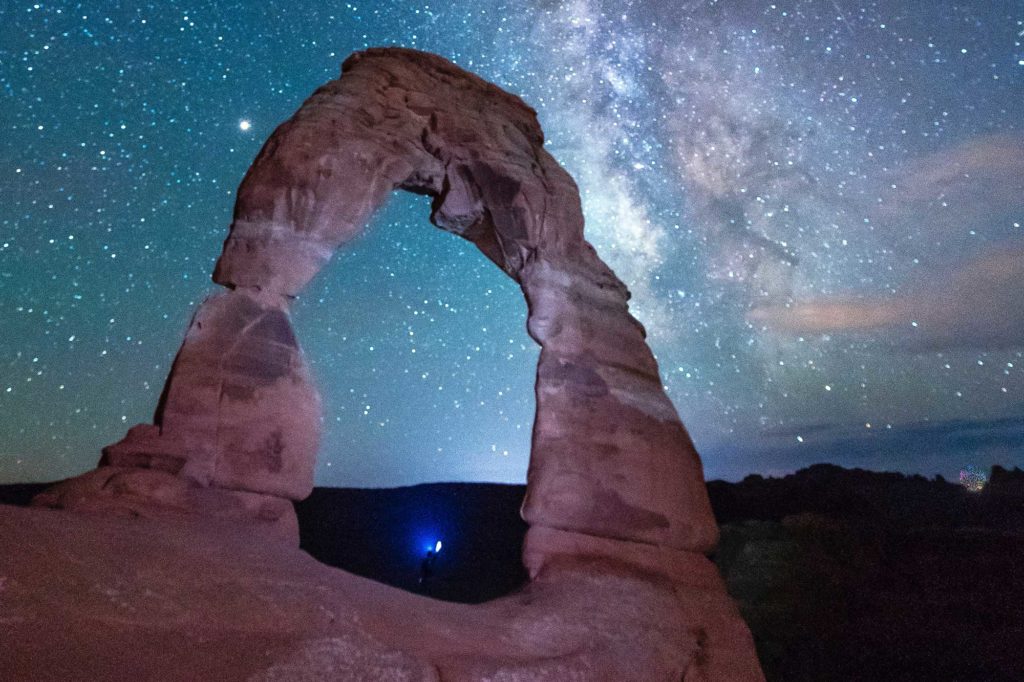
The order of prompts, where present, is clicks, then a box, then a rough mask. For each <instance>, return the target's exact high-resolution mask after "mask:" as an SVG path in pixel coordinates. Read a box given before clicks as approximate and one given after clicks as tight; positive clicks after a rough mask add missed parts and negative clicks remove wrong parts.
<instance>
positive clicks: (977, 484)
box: [960, 465, 988, 493]
mask: <svg viewBox="0 0 1024 682" xmlns="http://www.w3.org/2000/svg"><path fill="white" fill-rule="evenodd" d="M986 483H988V476H986V475H985V472H984V471H982V470H981V469H978V468H976V467H973V466H970V465H968V466H966V467H964V468H963V469H961V470H960V485H962V486H963V487H964V488H966V489H967V490H968V491H969V492H972V493H980V492H981V491H982V490H984V489H985V484H986Z"/></svg>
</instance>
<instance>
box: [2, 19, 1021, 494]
mask: <svg viewBox="0 0 1024 682" xmlns="http://www.w3.org/2000/svg"><path fill="white" fill-rule="evenodd" d="M1022 41H1024V3H1021V2H975V3H956V4H954V3H946V2H936V3H893V2H877V3H862V2H850V1H847V0H838V1H836V2H825V1H815V2H808V1H804V2H790V3H785V2H777V3H770V2H752V1H747V0H742V1H740V0H737V1H734V2H711V1H707V2H698V1H691V2H598V1H597V0H578V1H576V2H568V3H556V2H537V3H514V4H513V3H508V4H502V3H495V2H491V1H489V0H479V1H477V2H473V3H461V2H453V3H444V4H438V5H437V6H436V7H435V6H433V5H419V4H414V3H405V2H396V3H368V4H367V5H365V6H364V5H362V4H359V3H354V4H347V3H332V2H307V1H305V0H296V1H295V2H291V3H289V4H288V9H287V10H283V9H276V10H275V9H270V8H268V7H264V6H263V4H262V3H227V2H205V3H181V2H160V3H153V4H152V5H147V4H142V3H123V4H121V3H115V2H96V3H81V4H70V3H54V4H50V3H39V4H34V3H13V2H10V3H4V5H3V7H2V8H0V87H2V96H3V106H2V108H0V130H2V131H3V134H2V137H0V155H2V163H0V191H2V195H3V197H4V200H3V201H2V202H0V309H2V311H3V321H4V330H3V333H2V334H0V480H47V479H53V478H57V477H63V476H68V475H72V474H76V473H79V472H81V471H83V470H86V469H88V468H91V467H92V466H93V465H94V463H95V460H96V459H97V454H98V451H99V449H100V447H102V446H103V445H105V444H107V443H111V442H113V441H116V440H118V439H119V438H120V437H121V435H123V432H124V431H125V430H126V428H127V427H129V426H131V425H132V424H134V423H137V422H144V421H149V419H150V417H151V413H152V410H153V409H154V407H155V405H156V401H157V398H158V396H159V392H160V389H161V386H162V382H163V379H164V377H165V376H166V373H167V371H168V368H169V364H170V361H171V359H172V357H173V354H174V352H175V351H176V349H177V347H178V344H179V342H180V340H181V336H182V334H183V332H184V329H185V326H186V325H187V322H188V319H189V316H190V314H191V312H192V311H193V310H194V308H195V305H196V304H197V302H198V301H200V300H201V299H202V298H203V296H205V295H206V294H207V293H209V292H211V291H212V290H213V289H214V286H213V285H212V284H211V283H210V280H209V273H210V271H211V269H212V265H213V262H214V260H215V258H216V256H217V254H218V253H219V249H220V244H221V242H222V241H223V239H224V237H225V235H226V229H227V225H228V224H229V222H230V215H231V209H232V204H233V196H234V190H235V188H236V187H237V184H238V182H239V181H240V180H241V178H242V175H243V174H244V172H245V170H246V168H247V167H248V165H249V163H250V162H251V161H252V159H253V157H254V156H255V154H256V152H257V151H258V150H259V147H260V145H261V144H262V142H263V141H264V140H265V139H266V137H267V136H268V135H269V134H270V133H271V131H272V130H273V128H274V127H275V126H276V125H277V124H278V123H280V122H281V121H283V120H284V119H286V118H287V117H288V116H289V115H291V113H292V112H293V111H294V110H295V109H296V108H297V107H298V105H299V104H300V103H301V102H302V100H303V99H304V98H305V97H306V96H307V95H308V94H309V93H311V92H312V91H313V89H315V88H316V87H317V86H318V85H320V84H321V83H322V82H324V81H326V80H328V79H330V78H334V77H336V76H337V75H338V72H339V64H340V62H341V61H342V60H343V59H344V57H345V56H347V55H348V54H349V53H351V52H353V51H355V50H359V49H362V48H364V47H368V46H372V45H404V46H408V47H415V48H418V49H425V50H429V51H432V52H437V53H438V54H441V55H443V56H445V57H447V58H449V59H451V60H453V61H455V62H456V63H457V64H459V65H460V66H462V67H464V68H466V69H469V70H471V71H474V72H477V73H479V74H480V75H481V76H483V77H484V78H487V79H488V80H491V81H494V82H495V83H497V84H499V85H501V86H502V87H504V88H506V89H508V90H510V91H512V92H515V93H517V94H519V95H521V96H522V97H523V98H524V99H525V100H526V101H527V102H529V103H531V104H532V105H533V106H534V107H536V108H537V110H538V114H539V117H540V120H541V124H542V125H543V127H544V129H545V131H546V133H547V136H548V147H549V150H550V151H551V153H552V154H553V155H554V156H555V157H556V158H558V159H559V160H560V161H561V162H562V163H563V164H564V165H565V167H566V168H567V169H568V170H569V171H570V172H571V173H572V174H573V176H574V177H575V178H576V180H577V182H578V183H579V185H580V190H581V195H582V197H583V203H584V210H585V214H586V219H587V231H588V236H589V239H590V240H591V241H592V242H593V243H594V244H595V246H596V247H597V249H598V251H599V252H600V253H601V254H602V256H603V257H604V258H605V259H606V260H607V261H608V262H609V264H610V265H612V267H613V268H614V269H615V270H616V272H617V273H618V274H619V275H620V276H621V277H622V278H623V279H624V280H625V281H626V282H627V284H628V285H629V287H630V289H631V291H632V292H633V295H634V298H633V301H632V308H633V311H634V314H636V315H637V316H638V317H639V318H640V319H641V321H642V322H643V323H644V324H645V326H646V327H647V329H648V333H649V340H650V343H651V345H652V347H653V349H654V351H655V353H656V355H657V356H658V359H659V362H660V364H661V369H662V375H663V377H664V380H665V383H666V386H667V387H668V390H669V394H670V396H671V397H672V399H673V400H674V401H675V403H676V405H677V407H678V408H679V410H680V413H681V414H682V416H683V419H684V421H685V422H686V424H687V426H688V427H689V429H690V430H691V432H692V434H693V436H694V440H695V441H696V443H697V446H698V449H699V450H701V452H702V453H703V455H704V459H705V467H706V470H707V474H708V475H709V476H710V477H714V476H724V477H736V476H742V475H743V474H744V473H746V472H752V471H756V472H762V473H777V472H782V471H787V470H791V469H793V468H794V467H797V466H801V465H804V464H808V463H811V462H815V461H833V462H836V463H839V464H843V465H847V466H867V467H872V468H885V469H897V470H903V471H919V472H923V473H936V472H941V473H943V474H945V475H947V476H949V475H955V472H956V471H957V470H958V469H960V468H961V467H963V466H965V465H967V464H973V465H978V466H988V465H989V464H991V463H993V462H999V463H1002V464H1008V465H1020V464H1024V357H1022V356H1024V314H1022V312H1021V310H1022V308H1021V306H1020V304H1019V298H1020V296H1019V292H1020V291H1021V290H1022V285H1024V228H1022V227H1021V226H1022V224H1024V179H1022V178H1024V130H1022V128H1024V114H1022V105H1021V102H1024V47H1022ZM428 212H429V211H428V205H427V204H426V203H425V200H424V198H422V197H415V196H411V195H396V196H395V197H394V199H393V201H392V202H391V203H390V204H389V206H388V207H386V209H385V210H384V211H383V212H382V214H381V215H379V216H378V217H377V218H376V219H375V220H374V221H373V224H372V225H370V226H369V229H368V230H367V233H366V234H365V235H364V236H363V237H361V238H360V239H359V240H357V241H356V242H355V243H354V244H353V245H352V246H351V247H350V248H349V249H347V250H346V251H344V252H342V253H340V254H338V255H337V257H336V258H335V260H334V262H333V263H332V264H331V266H330V267H329V268H328V269H327V271H326V272H324V273H323V274H322V275H321V276H320V277H319V278H318V279H317V280H315V281H314V283H313V284H312V285H311V287H310V289H309V290H308V291H306V292H304V294H303V296H302V297H301V298H300V299H299V301H298V302H297V304H296V309H295V324H296V328H297V331H298V334H299V338H300V339H301V340H302V342H303V345H304V347H305V350H306V352H307V354H308V355H309V357H310V361H311V363H312V366H313V369H314V372H315V374H316V376H317V380H318V383H319V385H320V387H321V389H322V392H323V394H324V402H325V431H326V434H325V438H324V443H323V447H322V452H321V457H320V461H319V465H318V472H317V473H318V478H317V480H318V483H320V484H322V485H371V486H376V485H394V484H405V483H413V482H419V481H428V480H496V481H522V480H523V479H524V477H525V471H526V464H527V459H528V454H529V436H530V428H531V423H532V417H533V395H532V382H533V371H534V365H535V362H536V355H537V350H536V348H535V346H534V344H533V342H532V341H531V340H530V339H529V337H528V336H527V335H526V332H525V304H524V303H523V300H522V296H521V294H520V293H519V291H518V289H517V287H516V286H515V284H514V283H513V282H512V281H511V280H509V279H508V278H507V277H505V276H504V275H503V274H502V273H501V272H500V271H499V270H498V269H497V268H495V267H494V266H493V265H492V264H491V263H489V262H488V261H486V259H485V258H484V257H483V256H482V255H480V254H479V253H478V252H477V251H476V250H475V249H474V248H473V247H472V245H471V244H469V243H468V242H463V241H460V240H459V239H458V238H456V237H454V236H452V235H448V234H445V233H442V232H441V231H439V230H436V229H435V228H433V227H432V226H430V225H429V223H428V222H427V215H428Z"/></svg>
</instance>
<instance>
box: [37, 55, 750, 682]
mask: <svg viewBox="0 0 1024 682" xmlns="http://www.w3.org/2000/svg"><path fill="white" fill-rule="evenodd" d="M543 142H544V140H543V134H542V132H541V129H540V126H539V125H538V123H537V119H536V114H535V112H534V111H533V110H532V109H531V108H530V107H529V106H527V105H526V104H525V103H523V102H522V101H521V100H520V99H518V98H517V97H515V96H513V95H510V94H508V93H506V92H504V91H502V90H500V89H499V88H497V87H496V86H494V85H491V84H489V83H487V82H485V81H483V80H481V79H479V78H478V77H476V76H474V75H472V74H470V73H467V72H465V71H463V70H461V69H459V68H458V67H456V66H454V65H452V64H451V63H449V62H447V61H445V60H443V59H441V58H439V57H436V56H433V55H429V54H425V53H421V52H415V51H411V50H404V49H397V48H391V49H371V50H368V51H365V52H361V53H357V54H355V55H353V56H352V57H350V58H349V59H348V60H347V61H346V62H345V64H344V65H343V67H342V75H341V77H340V78H339V79H337V80H334V81H331V82H329V83H327V84H326V85H324V86H323V87H321V88H320V89H318V90H317V91H316V92H315V93H314V94H313V95H312V97H310V98H309V99H308V100H307V101H306V102H305V103H304V104H303V105H302V107H301V108H300V109H299V110H298V111H297V112H296V114H295V115H294V116H293V117H292V118H291V119H290V120H289V121H287V122H285V123H284V124H282V125H281V126H280V127H279V128H278V129H277V130H276V131H275V132H274V134H273V135H272V136H271V138H270V139H269V140H268V141H267V143H266V145H265V146H264V147H263V149H262V151H261V152H260V154H259V156H258V157H257V159H256V160H255V162H254V163H253V165H252V167H251V168H250V170H249V172H248V173H247V175H246V177H245V179H244V181H243V182H242V185H241V187H240V188H239V190H238V199H237V203H236V206H235V212H234V219H233V222H232V225H231V231H230V234H229V236H228V238H227V241H226V242H225V244H224V249H223V253H222V254H221V256H220V259H219V261H218V262H217V267H216V270H215V272H214V276H213V278H214V281H216V282H217V283H219V284H221V285H223V286H224V287H225V288H226V291H224V292H221V293H219V294H216V295H214V296H212V297H211V298H209V299H207V300H206V301H205V302H203V304H202V305H201V307H200V309H199V311H198V312H197V313H196V315H195V317H194V319H193V320H192V323H191V326H190V327H189V330H188V333H187V334H186V337H185V341H184V344H183V345H182V348H181V350H180V351H179V353H178V356H177V358H176V359H175V362H174V365H173V367H172V370H171V373H170V376H169V378H168V380H167V384H166V387H165V389H164V393H163V396H162V397H161V400H160V404H159V406H158V408H157V412H156V415H155V419H154V424H152V425H140V426H136V427H134V428H132V429H131V430H130V431H129V433H128V435H127V436H126V437H125V438H124V439H123V440H122V441H121V442H119V443H117V444H115V445H112V446H109V447H108V448H106V449H105V450H104V456H103V459H102V461H101V466H100V468H99V469H98V470H97V471H96V472H92V473H91V474H87V475H86V476H85V477H82V478H80V479H73V480H72V481H69V482H65V483H63V484H61V485H60V486H58V487H57V488H56V489H54V490H51V491H49V492H48V493H45V494H44V495H43V496H41V497H40V498H39V500H38V502H39V503H40V504H42V505H44V506H51V507H65V508H79V509H97V510H117V509H120V510H125V511H129V512H131V513H133V514H136V515H141V516H162V515H165V514H173V513H177V512H179V511H185V512H189V513H203V514H209V515H213V516H219V517H225V518H227V519H250V520H252V519H256V520H261V521H272V522H273V524H274V525H275V526H276V527H277V528H278V529H279V530H280V531H281V532H283V533H285V534H287V533H289V532H291V531H290V530H289V529H290V528H291V527H292V523H293V521H292V518H291V517H290V516H289V513H288V509H286V508H285V507H287V506H288V505H287V500H288V499H301V498H303V497H304V496H306V495H307V494H308V493H309V492H310V490H311V487H312V472H313V467H314V462H315V457H316V450H317V442H318V437H317V436H318V429H319V413H320V405H319V399H318V396H317V393H316V390H315V388H314V387H313V386H312V383H311V381H310V378H309V374H308V371H307V369H306V365H305V363H304V361H303V357H302V353H301V351H300V350H299V346H298V343H297V341H296V339H295V337H294V334H293V333H292V329H291V325H290V322H289V317H288V307H289V302H290V301H291V299H292V298H293V297H295V296H296V295H298V294H299V293H300V292H301V291H302V289H303V287H304V286H305V285H306V284H307V283H308V282H309V280H310V279H311V278H312V277H313V276H314V275H315V274H316V273H317V272H318V271H319V270H320V269H321V268H323V267H324V266H325V265H326V263H327V262H328V261H329V259H330V258H331V255H332V254H333V253H334V252H335V250H336V249H338V248H339V247H340V246H342V245H343V244H345V243H346V242H347V241H349V240H351V239H352V238H354V237H355V236H356V235H357V234H358V233H359V232H360V231H361V230H362V229H363V228H364V226H365V224H366V222H367V220H368V218H369V216H370V215H371V214H372V213H373V212H374V211H375V210H376V209H377V208H378V207H379V206H380V205H381V204H382V203H383V202H384V201H385V200H386V198H387V196H388V194H389V193H390V192H391V191H393V190H395V189H405V190H409V191H412V192H417V193H423V194H427V195H429V196H431V197H433V206H432V211H431V215H430V220H431V221H432V222H433V223H434V224H435V225H437V226H438V227H440V228H442V229H445V230H448V231H451V232H454V233H456V234H458V235H460V236H462V237H464V238H465V239H468V240H470V241H472V242H473V243H474V244H475V245H476V246H477V247H478V248H479V249H480V250H481V251H482V252H483V253H484V255H486V256H487V257H488V258H489V259H491V260H492V261H493V262H494V263H496V264H497V265H498V267H500V268H501V269H502V270H504V271H505V272H506V273H507V274H508V275H509V276H510V277H512V278H513V279H515V280H516V281H517V282H518V283H519V284H520V286H521V287H522V290H523V293H524V295H525V297H526V300H527V303H528V307H529V317H528V320H527V328H528V331H529V333H530V336H531V337H532V338H533V339H534V340H536V341H537V343H539V344H540V346H541V354H540V361H539V364H538V367H537V380H536V381H537V383H536V399H537V413H536V419H535V423H534V431H533V443H532V452H531V459H530V468H529V472H528V485H527V494H526V499H525V500H524V503H523V508H522V513H523V517H524V518H525V519H526V521H527V522H528V523H529V524H530V526H531V528H530V531H529V533H528V535H527V540H526V545H525V547H524V552H523V557H524V562H525V564H526V566H527V568H528V569H529V571H530V574H531V577H532V578H533V583H532V584H531V585H530V587H529V588H527V590H526V592H524V593H523V594H522V595H520V596H518V597H516V598H515V599H514V600H513V601H512V602H509V603H507V604H505V603H504V602H502V601H500V600H499V602H495V603H494V604H493V605H487V608H486V609H484V610H482V611H481V612H480V613H481V614H492V615H495V614H502V615H501V618H498V619H497V620H496V621H493V622H494V623H497V622H500V621H501V619H502V618H505V619H507V618H511V619H513V621H515V622H516V623H518V625H516V626H515V627H513V628H512V629H511V630H508V629H507V628H506V630H504V631H503V632H504V633H505V634H503V635H502V636H503V637H506V638H507V639H506V640H504V641H505V644H504V646H506V647H507V648H508V649H509V651H508V653H509V656H510V660H512V659H517V658H519V657H520V656H521V655H520V654H514V655H513V650H514V649H516V648H517V647H520V648H522V651H523V652H525V654H523V655H526V656H527V657H530V656H534V657H536V660H519V662H518V663H517V664H516V665H515V666H513V667H512V668H508V671H512V672H515V671H518V672H515V674H514V675H513V676H501V675H500V674H499V673H500V671H501V670H504V669H503V668H501V669H499V668H495V667H493V665H492V664H491V663H485V662H482V661H477V662H474V663H471V662H468V660H469V659H465V660H463V659H460V660H461V662H459V663H457V664H456V663H454V662H453V661H454V660H456V659H458V658H459V656H460V655H462V654H460V651H459V650H457V648H456V649H452V650H448V651H442V652H437V651H430V652H424V651H420V650H417V651H416V652H414V653H415V655H416V656H418V657H419V660H428V661H431V665H434V666H437V670H439V671H440V672H441V674H442V676H443V677H444V678H445V679H449V678H450V679H485V678H486V679H515V680H518V679H531V680H533V679H645V680H646V679H661V678H664V679H674V680H678V679H680V678H683V677H684V676H685V679H686V680H697V679H758V677H759V675H760V672H759V669H758V666H757V663H756V659H755V658H754V654H753V646H752V643H751V641H750V637H749V633H748V632H747V631H746V628H745V626H744V625H743V623H742V621H740V620H739V617H738V615H737V614H736V612H735V609H734V608H733V607H732V605H731V603H730V602H729V600H728V598H727V596H726V595H725V592H724V588H723V586H722V583H721V581H720V580H719V579H718V577H717V574H716V573H715V570H714V567H713V566H712V565H711V564H710V562H708V560H707V559H706V557H704V553H705V552H707V551H709V550H710V549H711V548H713V547H714V545H715V542H716V540H717V528H716V526H715V522H714V519H713V516H712V514H711V510H710V506H709V503H708V498H707V492H706V489H705V486H704V481H703V475H702V471H701V465H700V460H699V458H698V456H697V454H696V452H695V450H694V448H693V445H692V444H691V442H690V439H689V437H688V436H687V433H686V430H685V429H684V428H683V425H682V423H681V422H680V420H679V417H678V415H677V413H676V411H675V409H674V408H673V406H672V403H671V402H670V401H669V400H668V398H667V396H666V395H665V393H664V391H663V389H662V384H661V380H660V378H659V375H658V367H657V363H656V362H655V360H654V357H653V355H652V354H651V351H650V350H649V348H648V347H647V345H646V343H645V340H644V337H645V334H644V330H643V327H642V326H641V325H640V323H639V322H637V321H636V320H635V319H634V318H633V317H632V316H631V315H630V314H629V310H628V306H627V300H628V298H629V292H628V291H627V290H626V287H625V286H624V285H623V284H622V282H621V281H619V280H618V278H616V276H615V275H614V273H613V272H612V271H611V270H610V269H609V268H608V267H607V266H606V265H605V264H604V263H603V262H602V261H601V259H600V258H599V257H598V256H597V254H596V253H595V251H594V249H593V248H592V247H591V245H590V244H589V243H587V241H586V240H585V239H584V237H583V214H582V211H581V206H580V199H579V193H578V190H577V188H576V185H575V183H574V182H573V180H572V178H571V177H570V176H569V175H568V174H567V173H566V172H565V170H563V169H562V168H561V166H559V165H558V163H557V162H556V161H555V160H554V159H553V158H552V157H551V155H550V154H548V153H547V152H546V151H545V149H544V146H543ZM282 504H284V506H282ZM574 583H579V584H580V585H583V586H584V587H582V588H577V587H573V588H570V587H569V585H571V584H574ZM602 590H607V592H606V593H605V592H602ZM395 599H396V600H397V601H396V604H397V603H398V602H402V603H405V601H407V599H406V598H405V597H403V598H401V599H399V598H397V597H395ZM510 599H512V598H510ZM403 600H405V601H403ZM563 602H564V604H565V605H566V609H567V610H566V611H565V612H564V613H563V614H562V620H565V616H566V614H575V615H576V616H578V617H579V620H578V621H574V624H573V625H572V626H571V628H570V629H573V628H574V630H573V633H569V632H568V631H559V632H558V636H555V637H554V639H552V640H551V644H552V647H553V648H552V649H551V650H550V651H547V652H546V653H541V650H540V649H538V646H537V643H536V642H534V643H533V644H530V645H527V644H524V643H523V642H520V641H519V639H521V638H522V637H526V638H527V639H530V638H536V637H541V638H542V639H543V638H546V637H548V636H554V635H553V633H546V632H545V629H544V627H543V625H542V621H543V620H544V618H545V617H548V616H550V613H551V611H552V609H554V610H555V611H557V604H559V603H563ZM602 602H603V603H602ZM586 604H592V605H593V604H597V605H596V606H593V611H592V612H591V613H590V615H589V616H588V615H586V614H585V612H586V609H587V608H588V607H587V606H586ZM616 604H619V606H621V607H623V608H632V609H634V610H633V612H632V613H631V615H628V616H627V615H625V614H622V622H621V627H620V626H619V625H617V624H616V622H615V621H616V617H615V615H614V614H615V613H616V611H617V608H618V607H616ZM415 608H419V607H415ZM424 608H425V607H424ZM431 608H434V607H431ZM480 608H483V607H480ZM637 609H639V611H638V610H637ZM642 613H647V615H649V616H651V617H654V616H657V618H658V621H657V622H654V621H651V620H648V619H646V618H645V617H644V616H642V615H641V614H642ZM450 617H454V616H446V618H450ZM460 617H461V616H460ZM480 618H483V620H484V621H487V618H486V617H485V616H483V615H481V616H480ZM570 620H571V619H570ZM588 620H592V621H593V622H590V623H588V622H587V621H588ZM487 622H492V621H487ZM531 624H532V625H531ZM495 627H497V626H495ZM371 629H372V628H371ZM517 642H518V643H517ZM555 642H559V643H558V644H555ZM611 642H615V643H617V644H616V645H617V646H618V647H619V649H618V650H621V651H623V652H625V651H627V650H634V656H635V657H636V659H637V660H643V661H644V664H643V665H641V666H640V667H639V668H633V667H631V666H625V667H623V666H622V664H621V662H620V663H618V664H614V665H613V661H612V660H611V657H610V655H609V653H608V652H609V651H611V650H606V651H604V653H602V654H600V655H598V652H599V651H600V650H601V648H602V647H605V646H607V645H609V644H610V643H611ZM626 642H629V643H630V644H628V645H626V644H624V643H626ZM391 645H392V646H395V647H398V648H401V647H402V643H401V642H395V641H392V642H391ZM637 647H638V648H639V649H637ZM470 648H472V647H470ZM541 649H543V647H541ZM588 652H589V653H588ZM492 653H493V652H492ZM579 656H582V657H583V659H580V660H576V659H575V658H574V657H579ZM588 657H589V658H588ZM584 659H585V660H584ZM581 661H582V662H581ZM446 666H447V667H446ZM474 666H476V667H474ZM595 666H596V667H595ZM609 666H610V667H609ZM446 671H447V672H446ZM474 671H475V672H474ZM559 671H561V672H559ZM574 675H575V677H573V676H574ZM396 679H397V678H396Z"/></svg>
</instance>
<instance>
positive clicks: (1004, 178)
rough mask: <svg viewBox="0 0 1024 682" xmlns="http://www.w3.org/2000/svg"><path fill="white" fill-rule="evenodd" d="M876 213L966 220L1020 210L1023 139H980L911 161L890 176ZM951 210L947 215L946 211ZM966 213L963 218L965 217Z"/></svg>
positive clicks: (1023, 183)
mask: <svg viewBox="0 0 1024 682" xmlns="http://www.w3.org/2000/svg"><path fill="white" fill-rule="evenodd" d="M891 180H892V182H891V183H890V187H889V192H888V196H887V197H883V199H884V201H883V203H882V204H881V205H880V208H879V212H880V213H882V214H885V213H895V214H898V215H903V214H905V213H906V212H907V211H908V210H915V211H917V210H920V209H927V210H929V211H934V212H936V213H943V214H949V215H955V216H956V217H957V220H958V222H961V223H962V221H963V218H964V217H965V216H970V215H978V214H982V213H989V212H991V211H1002V210H1005V209H1016V208H1020V207H1021V206H1024V137H1020V136H1018V135H1008V134H1002V135H982V136H978V137H973V138H970V139H968V140H966V141H965V142H963V143H961V144H959V145H957V146H955V147H952V148H949V149H943V150H940V151H937V152H935V153H932V154H929V155H926V156H923V157H919V158H916V159H914V160H912V161H910V162H908V163H907V164H906V165H905V166H903V167H902V168H898V169H897V170H896V171H894V173H893V174H892V176H891ZM950 209H952V210H950ZM965 212H966V214H965Z"/></svg>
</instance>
